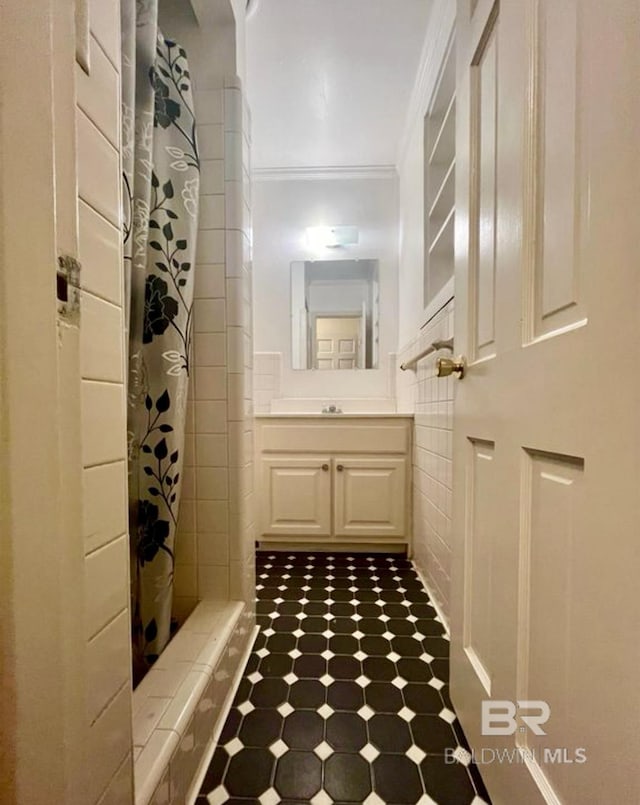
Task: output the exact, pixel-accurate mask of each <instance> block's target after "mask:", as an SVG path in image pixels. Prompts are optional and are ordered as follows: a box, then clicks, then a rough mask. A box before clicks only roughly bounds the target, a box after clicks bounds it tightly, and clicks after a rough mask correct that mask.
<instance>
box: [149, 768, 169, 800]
mask: <svg viewBox="0 0 640 805" xmlns="http://www.w3.org/2000/svg"><path fill="white" fill-rule="evenodd" d="M149 805H171V778H170V774H169V769H167V770H166V772H165V773H164V775H163V777H162V779H161V780H160V782H159V783H158V787H157V788H156V790H155V791H154V792H153V796H152V797H151V801H150V803H149Z"/></svg>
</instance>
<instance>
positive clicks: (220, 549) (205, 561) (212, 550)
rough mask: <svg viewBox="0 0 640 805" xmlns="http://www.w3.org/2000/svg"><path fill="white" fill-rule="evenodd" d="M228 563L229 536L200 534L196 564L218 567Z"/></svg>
mask: <svg viewBox="0 0 640 805" xmlns="http://www.w3.org/2000/svg"><path fill="white" fill-rule="evenodd" d="M228 563H229V535H228V534H215V533H213V532H202V533H201V534H199V535H198V564H200V565H220V566H222V567H226V566H227V565H228Z"/></svg>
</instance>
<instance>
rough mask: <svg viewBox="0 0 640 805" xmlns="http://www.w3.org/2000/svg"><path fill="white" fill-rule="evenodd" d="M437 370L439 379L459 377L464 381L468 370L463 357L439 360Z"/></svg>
mask: <svg viewBox="0 0 640 805" xmlns="http://www.w3.org/2000/svg"><path fill="white" fill-rule="evenodd" d="M436 368H437V370H438V371H437V374H438V377H449V375H457V376H458V378H459V379H460V380H462V378H463V377H464V373H465V372H466V370H467V362H466V360H465V359H464V358H463V357H462V356H460V357H458V358H438V360H437V361H436Z"/></svg>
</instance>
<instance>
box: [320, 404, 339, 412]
mask: <svg viewBox="0 0 640 805" xmlns="http://www.w3.org/2000/svg"><path fill="white" fill-rule="evenodd" d="M322 413H323V414H341V413H342V408H337V407H336V406H335V405H328V406H327V407H326V408H323V409H322Z"/></svg>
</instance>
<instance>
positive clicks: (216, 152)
mask: <svg viewBox="0 0 640 805" xmlns="http://www.w3.org/2000/svg"><path fill="white" fill-rule="evenodd" d="M198 146H199V148H200V158H201V159H202V160H209V159H223V160H224V161H225V162H226V155H225V152H224V149H225V139H224V127H223V126H222V125H220V124H212V125H205V126H199V127H198Z"/></svg>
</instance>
